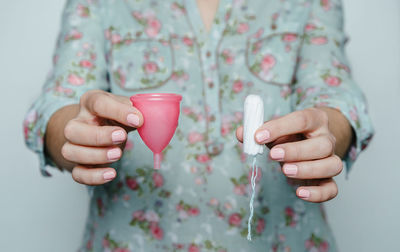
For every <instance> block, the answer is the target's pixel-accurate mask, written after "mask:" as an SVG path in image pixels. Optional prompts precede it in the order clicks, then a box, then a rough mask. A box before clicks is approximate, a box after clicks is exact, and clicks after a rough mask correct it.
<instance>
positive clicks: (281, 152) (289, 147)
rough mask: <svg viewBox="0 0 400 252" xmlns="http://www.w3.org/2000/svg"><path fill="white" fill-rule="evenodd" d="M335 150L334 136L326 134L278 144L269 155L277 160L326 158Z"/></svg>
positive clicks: (290, 160)
mask: <svg viewBox="0 0 400 252" xmlns="http://www.w3.org/2000/svg"><path fill="white" fill-rule="evenodd" d="M334 150H335V141H334V138H333V137H331V136H330V135H325V136H319V137H315V138H310V139H306V140H303V141H298V142H292V143H285V144H279V145H276V146H274V147H273V148H272V149H271V151H270V152H269V156H270V158H271V159H272V160H275V161H284V162H294V161H304V160H314V159H322V158H326V157H329V156H331V155H332V154H333V152H334Z"/></svg>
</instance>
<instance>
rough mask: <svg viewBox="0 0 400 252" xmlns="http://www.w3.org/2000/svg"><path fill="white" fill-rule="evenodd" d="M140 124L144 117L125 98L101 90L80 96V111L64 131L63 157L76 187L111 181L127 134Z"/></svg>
mask: <svg viewBox="0 0 400 252" xmlns="http://www.w3.org/2000/svg"><path fill="white" fill-rule="evenodd" d="M142 124H143V116H142V114H141V113H140V112H139V110H137V109H136V108H134V107H133V106H132V104H131V102H130V100H129V98H128V97H123V96H117V95H113V94H110V93H108V92H104V91H101V90H93V91H88V92H86V93H85V94H83V95H82V97H81V99H80V104H79V111H78V113H77V115H76V117H74V118H73V119H71V120H69V121H68V122H67V123H66V125H65V127H64V137H65V142H64V144H63V145H62V147H61V155H62V157H63V158H64V159H65V160H66V161H68V162H69V163H70V164H72V177H73V179H74V180H75V181H77V182H78V183H82V184H86V185H100V184H104V183H107V182H109V181H111V180H113V179H114V178H115V176H116V171H115V169H114V168H111V167H108V164H110V163H113V162H115V161H117V160H119V159H120V158H121V156H122V150H123V148H124V146H125V143H126V140H127V133H128V132H130V131H132V130H135V129H136V128H138V127H140V126H141V125H142Z"/></svg>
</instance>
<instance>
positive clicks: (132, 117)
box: [126, 114, 139, 127]
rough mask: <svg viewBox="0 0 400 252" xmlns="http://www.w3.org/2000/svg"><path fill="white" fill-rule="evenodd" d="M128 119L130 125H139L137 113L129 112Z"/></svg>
mask: <svg viewBox="0 0 400 252" xmlns="http://www.w3.org/2000/svg"><path fill="white" fill-rule="evenodd" d="M126 120H127V121H128V123H129V125H131V126H133V127H137V126H139V117H138V116H137V115H135V114H129V115H128V116H127V117H126Z"/></svg>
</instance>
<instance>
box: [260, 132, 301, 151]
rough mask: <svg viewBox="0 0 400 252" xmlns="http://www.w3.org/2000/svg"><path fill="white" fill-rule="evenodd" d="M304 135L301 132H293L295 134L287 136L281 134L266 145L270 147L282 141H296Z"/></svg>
mask: <svg viewBox="0 0 400 252" xmlns="http://www.w3.org/2000/svg"><path fill="white" fill-rule="evenodd" d="M305 139H306V138H304V136H303V135H302V134H295V135H288V136H282V137H279V138H278V139H276V140H275V141H273V142H270V143H267V144H266V145H267V147H268V148H270V149H272V148H273V147H274V146H276V145H278V144H284V143H290V142H298V141H302V140H305Z"/></svg>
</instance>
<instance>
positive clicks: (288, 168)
mask: <svg viewBox="0 0 400 252" xmlns="http://www.w3.org/2000/svg"><path fill="white" fill-rule="evenodd" d="M283 173H285V175H286V176H288V177H295V176H296V174H297V165H294V164H285V165H284V166H283Z"/></svg>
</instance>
